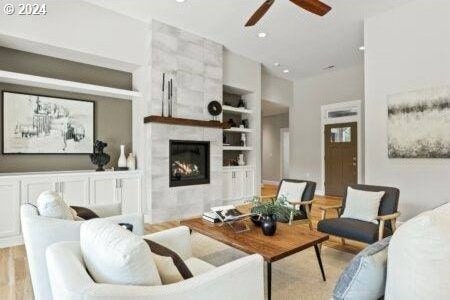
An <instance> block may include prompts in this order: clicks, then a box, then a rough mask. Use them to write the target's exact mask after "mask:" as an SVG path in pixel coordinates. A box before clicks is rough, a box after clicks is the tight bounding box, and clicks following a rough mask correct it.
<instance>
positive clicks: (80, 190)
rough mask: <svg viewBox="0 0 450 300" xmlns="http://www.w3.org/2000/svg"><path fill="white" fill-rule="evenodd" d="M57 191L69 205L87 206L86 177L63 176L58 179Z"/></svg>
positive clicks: (87, 181)
mask: <svg viewBox="0 0 450 300" xmlns="http://www.w3.org/2000/svg"><path fill="white" fill-rule="evenodd" d="M58 189H59V192H60V194H61V196H62V197H63V199H64V201H65V202H66V203H67V204H69V205H75V206H86V205H88V204H89V179H88V178H87V177H86V176H63V177H59V178H58Z"/></svg>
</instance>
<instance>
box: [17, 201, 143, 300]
mask: <svg viewBox="0 0 450 300" xmlns="http://www.w3.org/2000/svg"><path fill="white" fill-rule="evenodd" d="M87 208H89V209H91V210H92V211H94V212H95V213H96V214H97V215H98V216H99V217H102V218H107V219H108V220H111V221H113V222H116V223H129V224H133V232H134V233H135V234H137V235H143V234H144V219H143V216H142V215H141V214H128V215H121V212H122V208H121V203H117V204H108V205H96V206H87ZM20 217H21V223H22V232H23V239H24V242H25V248H26V251H27V259H28V266H29V268H30V275H31V282H32V285H33V292H34V296H35V299H36V300H51V299H62V298H57V297H54V298H53V297H52V292H51V287H50V281H49V278H48V271H47V264H46V261H45V251H46V249H47V247H48V246H50V245H51V244H53V243H56V242H62V241H79V240H80V226H81V224H82V223H83V221H71V220H61V219H54V218H46V217H42V216H40V215H39V212H38V210H37V208H36V207H35V206H34V205H31V204H24V205H22V207H21V212H20ZM68 273H70V272H68Z"/></svg>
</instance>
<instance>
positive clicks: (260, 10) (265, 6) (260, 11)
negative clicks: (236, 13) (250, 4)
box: [245, 0, 275, 27]
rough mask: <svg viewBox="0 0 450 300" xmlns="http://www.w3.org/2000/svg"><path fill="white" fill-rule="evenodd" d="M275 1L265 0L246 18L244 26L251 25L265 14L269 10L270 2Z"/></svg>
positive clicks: (273, 0)
mask: <svg viewBox="0 0 450 300" xmlns="http://www.w3.org/2000/svg"><path fill="white" fill-rule="evenodd" d="M274 2H275V0H266V1H264V3H263V4H262V5H261V6H260V7H259V8H258V10H257V11H255V13H254V14H253V15H252V16H251V17H250V19H248V21H247V23H245V26H246V27H248V26H253V25H255V24H256V23H258V21H259V20H260V19H261V18H262V17H263V16H264V15H265V14H266V12H267V11H268V10H269V8H270V7H271V6H272V4H273V3H274Z"/></svg>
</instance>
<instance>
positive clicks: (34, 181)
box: [21, 176, 57, 204]
mask: <svg viewBox="0 0 450 300" xmlns="http://www.w3.org/2000/svg"><path fill="white" fill-rule="evenodd" d="M56 186H57V178H56V176H39V177H31V178H25V179H23V180H22V189H21V190H22V193H21V194H22V203H31V204H36V200H37V197H38V196H39V195H40V194H41V193H42V192H45V191H54V192H56V191H57V189H56Z"/></svg>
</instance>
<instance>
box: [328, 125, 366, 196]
mask: <svg viewBox="0 0 450 300" xmlns="http://www.w3.org/2000/svg"><path fill="white" fill-rule="evenodd" d="M357 138H358V133H357V124H356V123H342V124H331V125H325V194H326V195H328V196H343V193H344V190H345V188H346V187H347V186H348V185H350V184H356V183H357V182H358V165H357V163H358V148H357V145H358V142H357Z"/></svg>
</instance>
